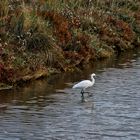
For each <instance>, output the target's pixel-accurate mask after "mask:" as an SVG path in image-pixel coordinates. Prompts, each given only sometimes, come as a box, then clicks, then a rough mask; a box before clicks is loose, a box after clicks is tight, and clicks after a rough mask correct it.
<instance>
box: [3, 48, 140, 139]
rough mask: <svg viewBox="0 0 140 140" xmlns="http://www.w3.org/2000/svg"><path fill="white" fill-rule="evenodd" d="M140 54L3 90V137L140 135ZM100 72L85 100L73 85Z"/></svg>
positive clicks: (113, 59)
mask: <svg viewBox="0 0 140 140" xmlns="http://www.w3.org/2000/svg"><path fill="white" fill-rule="evenodd" d="M139 56H140V54H139V51H135V52H130V53H127V54H124V55H121V56H118V57H117V59H116V58H115V57H114V58H111V59H108V60H105V61H102V62H100V63H99V62H97V63H94V65H92V66H87V68H85V69H84V70H83V71H79V72H75V73H67V74H58V75H54V76H52V77H50V78H48V79H43V80H39V81H35V82H33V83H31V84H29V85H28V86H27V85H26V86H24V87H22V88H19V89H14V90H10V91H8V90H7V91H3V92H2V91H1V92H0V140H32V139H33V140H90V139H91V140H139V139H140V57H139ZM92 72H95V73H96V74H97V77H96V84H95V85H94V87H92V88H90V89H89V90H88V91H89V92H90V93H91V94H92V96H90V97H89V96H88V95H86V97H85V98H86V102H81V95H80V94H79V91H77V90H76V91H75V90H72V89H71V86H72V85H73V84H74V83H76V82H78V81H80V80H82V79H88V78H89V75H90V74H91V73H92Z"/></svg>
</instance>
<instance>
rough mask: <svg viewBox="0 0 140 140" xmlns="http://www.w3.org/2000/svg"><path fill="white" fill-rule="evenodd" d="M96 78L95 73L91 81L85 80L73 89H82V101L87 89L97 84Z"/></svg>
mask: <svg viewBox="0 0 140 140" xmlns="http://www.w3.org/2000/svg"><path fill="white" fill-rule="evenodd" d="M94 76H96V75H95V73H93V74H91V81H90V80H83V81H81V82H79V83H77V84H76V85H74V86H73V87H72V88H74V89H81V94H82V96H81V97H82V99H84V92H85V89H86V88H88V87H91V86H93V85H94V83H95V79H94Z"/></svg>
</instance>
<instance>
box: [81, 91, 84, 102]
mask: <svg viewBox="0 0 140 140" xmlns="http://www.w3.org/2000/svg"><path fill="white" fill-rule="evenodd" d="M81 94H82V95H81V98H82V101H84V100H85V98H84V90H83V89H82V90H81Z"/></svg>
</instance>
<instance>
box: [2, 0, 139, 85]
mask: <svg viewBox="0 0 140 140" xmlns="http://www.w3.org/2000/svg"><path fill="white" fill-rule="evenodd" d="M138 46H140V1H139V0H127V1H126V0H105V1H104V0H36V1H35V0H21V1H19V0H12V1H11V0H1V2H0V83H1V87H2V86H3V84H2V83H6V84H14V83H15V82H17V81H26V80H29V79H36V78H39V77H40V76H44V75H49V74H50V73H54V72H62V71H72V70H74V69H75V68H78V67H79V66H82V65H85V64H86V63H89V62H90V61H95V60H97V59H101V58H107V57H110V56H111V55H113V54H114V53H120V52H121V51H125V50H127V49H130V48H134V47H138Z"/></svg>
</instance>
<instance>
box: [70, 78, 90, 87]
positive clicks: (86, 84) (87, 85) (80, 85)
mask: <svg viewBox="0 0 140 140" xmlns="http://www.w3.org/2000/svg"><path fill="white" fill-rule="evenodd" d="M90 85H91V81H89V80H84V81H81V82H79V83H77V84H76V85H74V86H73V87H72V88H87V87H89V86H90Z"/></svg>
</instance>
